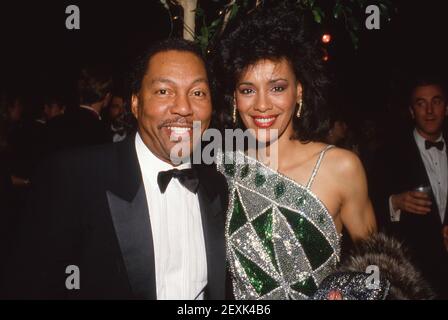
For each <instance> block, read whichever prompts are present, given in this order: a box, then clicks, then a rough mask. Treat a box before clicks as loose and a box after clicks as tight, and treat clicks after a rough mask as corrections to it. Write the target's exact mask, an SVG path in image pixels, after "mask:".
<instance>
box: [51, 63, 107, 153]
mask: <svg viewBox="0 0 448 320" xmlns="http://www.w3.org/2000/svg"><path fill="white" fill-rule="evenodd" d="M111 87H112V80H111V77H110V76H109V73H108V72H107V70H104V69H103V68H84V69H83V70H81V75H80V78H79V80H78V90H79V100H80V106H79V107H78V108H75V110H71V111H70V110H67V112H64V114H63V115H61V116H59V117H55V118H53V119H51V120H49V121H48V122H47V131H48V132H47V137H48V141H47V144H48V146H49V149H50V150H49V151H58V150H62V149H67V148H73V147H83V146H91V145H98V144H104V143H108V142H112V140H111V138H110V135H109V132H108V129H107V127H106V124H105V123H104V122H103V121H102V119H101V110H103V109H104V108H105V107H106V106H107V105H108V104H109V100H110V91H111Z"/></svg>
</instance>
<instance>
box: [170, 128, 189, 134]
mask: <svg viewBox="0 0 448 320" xmlns="http://www.w3.org/2000/svg"><path fill="white" fill-rule="evenodd" d="M168 129H170V130H171V131H172V132H173V133H175V134H183V133H187V132H190V131H191V128H185V127H168Z"/></svg>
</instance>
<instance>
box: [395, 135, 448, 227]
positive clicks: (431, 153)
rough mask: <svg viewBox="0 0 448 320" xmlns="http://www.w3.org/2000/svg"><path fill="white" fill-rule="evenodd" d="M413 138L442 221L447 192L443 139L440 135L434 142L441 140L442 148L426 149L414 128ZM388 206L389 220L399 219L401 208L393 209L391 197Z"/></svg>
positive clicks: (447, 170)
mask: <svg viewBox="0 0 448 320" xmlns="http://www.w3.org/2000/svg"><path fill="white" fill-rule="evenodd" d="M414 139H415V142H416V143H417V147H418V150H419V151H420V155H421V157H422V159H423V163H424V165H425V169H426V173H427V174H428V177H429V181H430V183H431V189H432V192H433V195H434V199H435V200H436V202H437V206H438V208H439V215H440V219H441V221H442V222H443V221H444V219H445V210H446V201H447V192H448V161H447V156H446V143H445V140H444V139H443V137H442V136H440V137H439V138H438V139H437V140H436V142H438V141H443V149H442V150H439V149H437V148H429V149H426V147H425V138H423V137H422V136H421V135H420V134H419V133H418V131H417V130H416V129H414ZM416 187H417V186H416ZM389 208H390V215H391V220H392V221H393V222H397V221H400V214H401V210H396V211H394V210H393V207H392V201H391V198H389Z"/></svg>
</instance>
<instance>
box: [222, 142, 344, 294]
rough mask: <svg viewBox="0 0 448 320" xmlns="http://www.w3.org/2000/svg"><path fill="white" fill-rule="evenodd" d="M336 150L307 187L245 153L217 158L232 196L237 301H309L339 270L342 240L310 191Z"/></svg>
mask: <svg viewBox="0 0 448 320" xmlns="http://www.w3.org/2000/svg"><path fill="white" fill-rule="evenodd" d="M331 147H332V146H327V147H326V148H325V149H324V150H323V151H322V152H321V154H320V155H319V158H318V161H317V163H316V166H315V167H314V170H313V172H312V175H311V178H310V180H309V182H308V184H307V185H306V186H302V185H300V184H298V183H297V182H295V181H293V180H291V179H289V178H288V177H286V176H284V175H282V174H280V173H278V172H276V171H274V170H272V169H270V168H269V167H267V166H265V165H264V164H263V163H261V162H259V161H257V160H255V159H252V158H249V157H248V156H246V155H245V154H244V153H243V152H241V151H237V152H226V153H222V152H220V153H219V154H218V170H219V171H221V172H222V173H223V174H224V175H225V177H226V179H227V181H228V185H229V192H230V204H229V208H228V212H227V219H226V245H227V260H228V262H229V266H230V270H231V273H232V281H233V290H234V295H235V298H236V299H241V300H247V299H268V300H272V299H307V298H308V297H310V296H311V295H312V294H313V293H314V292H315V291H316V289H317V287H318V286H319V284H320V283H321V281H322V280H323V279H325V278H326V277H327V276H328V275H329V274H330V273H331V272H332V271H333V270H334V269H335V268H336V264H337V262H338V261H339V255H340V236H339V234H338V232H337V230H336V227H335V224H334V222H333V219H332V217H331V216H330V214H329V212H328V210H327V209H326V207H325V206H324V204H323V203H322V202H321V201H320V200H319V199H318V198H317V197H316V196H315V195H314V194H313V193H312V192H311V190H310V189H311V185H312V183H313V181H314V178H315V176H316V174H317V172H318V170H319V166H320V163H321V161H322V159H323V156H324V154H325V152H326V151H327V150H328V149H330V148H331Z"/></svg>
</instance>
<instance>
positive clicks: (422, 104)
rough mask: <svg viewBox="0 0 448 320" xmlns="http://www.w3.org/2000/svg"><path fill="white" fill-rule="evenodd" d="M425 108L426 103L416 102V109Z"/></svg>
mask: <svg viewBox="0 0 448 320" xmlns="http://www.w3.org/2000/svg"><path fill="white" fill-rule="evenodd" d="M425 106H426V101H418V102H417V107H420V108H423V107H425Z"/></svg>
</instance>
